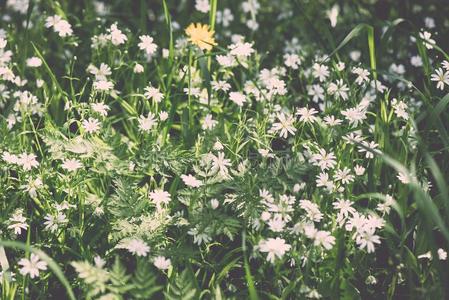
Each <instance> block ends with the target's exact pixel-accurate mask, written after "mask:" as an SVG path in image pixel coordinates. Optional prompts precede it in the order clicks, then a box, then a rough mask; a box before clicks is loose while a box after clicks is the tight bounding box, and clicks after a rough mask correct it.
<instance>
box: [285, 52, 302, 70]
mask: <svg viewBox="0 0 449 300" xmlns="http://www.w3.org/2000/svg"><path fill="white" fill-rule="evenodd" d="M284 64H285V65H286V66H287V67H289V68H292V69H293V70H296V69H298V68H299V66H300V65H301V59H300V58H299V56H298V55H297V54H290V53H287V54H284Z"/></svg>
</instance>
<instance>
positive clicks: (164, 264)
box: [153, 256, 171, 270]
mask: <svg viewBox="0 0 449 300" xmlns="http://www.w3.org/2000/svg"><path fill="white" fill-rule="evenodd" d="M153 264H154V266H155V267H156V268H158V269H159V270H167V269H168V268H170V267H171V260H170V258H165V257H163V256H157V257H155V258H154V260H153Z"/></svg>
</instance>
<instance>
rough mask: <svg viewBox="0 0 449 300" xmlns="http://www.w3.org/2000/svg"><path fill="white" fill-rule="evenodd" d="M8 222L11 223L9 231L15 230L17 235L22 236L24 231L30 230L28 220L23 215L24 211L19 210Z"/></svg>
mask: <svg viewBox="0 0 449 300" xmlns="http://www.w3.org/2000/svg"><path fill="white" fill-rule="evenodd" d="M8 221H9V223H10V225H9V226H8V229H14V234H15V235H19V234H22V230H26V229H27V228H28V224H27V223H26V218H25V217H24V216H23V215H22V210H17V211H16V212H15V213H14V214H13V215H12V217H11V218H9V220H8Z"/></svg>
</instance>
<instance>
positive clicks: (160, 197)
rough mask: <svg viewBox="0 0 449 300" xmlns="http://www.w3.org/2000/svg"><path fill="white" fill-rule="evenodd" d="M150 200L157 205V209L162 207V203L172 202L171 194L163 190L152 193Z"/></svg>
mask: <svg viewBox="0 0 449 300" xmlns="http://www.w3.org/2000/svg"><path fill="white" fill-rule="evenodd" d="M149 196H150V199H151V201H153V203H154V204H156V206H157V207H160V205H161V203H164V204H168V203H169V202H170V200H171V198H170V194H169V193H168V192H166V191H164V190H162V189H157V190H154V191H152V192H150V195H149Z"/></svg>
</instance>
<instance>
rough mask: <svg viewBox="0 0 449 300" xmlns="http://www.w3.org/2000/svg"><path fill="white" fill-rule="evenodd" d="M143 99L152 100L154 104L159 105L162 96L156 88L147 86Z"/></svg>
mask: <svg viewBox="0 0 449 300" xmlns="http://www.w3.org/2000/svg"><path fill="white" fill-rule="evenodd" d="M144 95H145V97H147V99H148V100H150V99H153V101H154V102H156V103H159V102H161V101H162V99H164V94H162V93H161V92H160V90H159V89H158V88H155V87H152V86H147V87H146V88H145V94H144Z"/></svg>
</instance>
